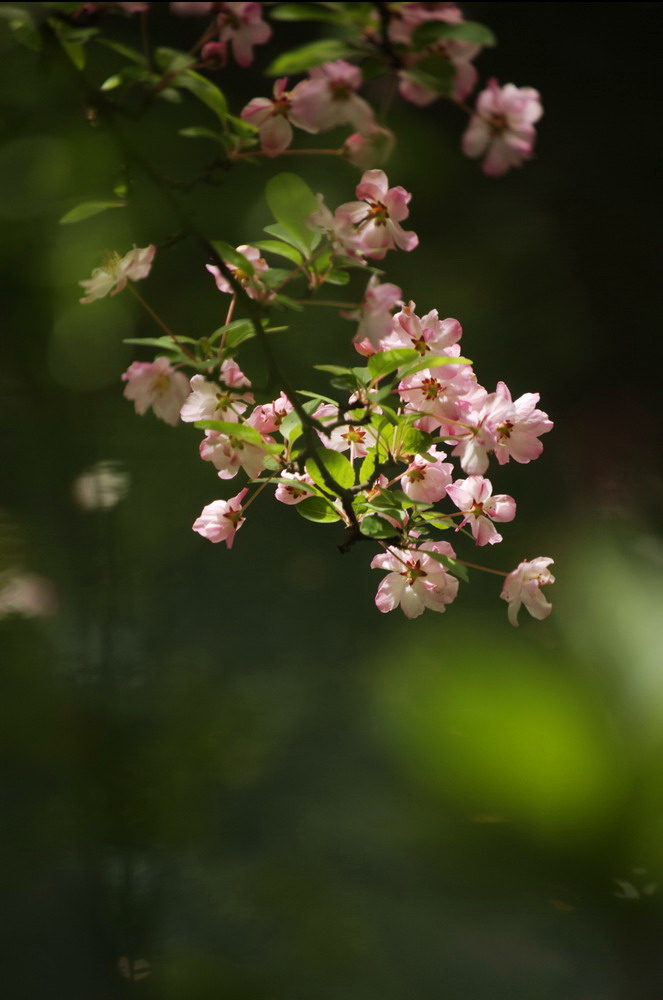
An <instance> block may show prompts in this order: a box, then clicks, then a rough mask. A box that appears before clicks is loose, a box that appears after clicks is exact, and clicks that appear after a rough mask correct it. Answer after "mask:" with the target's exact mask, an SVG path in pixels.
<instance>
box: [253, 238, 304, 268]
mask: <svg viewBox="0 0 663 1000" xmlns="http://www.w3.org/2000/svg"><path fill="white" fill-rule="evenodd" d="M252 245H253V246H254V247H258V249H259V250H266V251H267V252H268V253H275V254H278V255H279V257H285V258H286V259H287V260H291V261H292V262H293V264H301V262H302V255H301V253H300V252H299V250H296V249H295V247H293V246H290V244H289V243H283V242H282V241H281V240H257V241H254V243H253V244H252Z"/></svg>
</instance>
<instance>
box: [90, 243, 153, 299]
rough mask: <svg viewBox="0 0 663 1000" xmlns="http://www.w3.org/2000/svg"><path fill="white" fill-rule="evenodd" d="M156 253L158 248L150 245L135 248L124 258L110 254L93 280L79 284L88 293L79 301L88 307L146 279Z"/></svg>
mask: <svg viewBox="0 0 663 1000" xmlns="http://www.w3.org/2000/svg"><path fill="white" fill-rule="evenodd" d="M155 253H156V247H155V246H152V245H151V244H150V246H148V247H134V248H133V250H130V251H129V252H128V253H126V254H125V255H124V257H120V256H119V254H116V253H113V254H109V256H108V259H107V260H106V261H105V262H104V264H103V266H102V267H95V269H94V271H93V272H92V277H91V278H88V279H87V280H86V281H79V282H78V284H79V285H82V287H83V288H84V289H85V291H86V295H85V296H84V297H83V298H82V299H79V301H80V302H82V303H83V304H84V305H87V303H88V302H94V300H95V299H103V298H104V297H105V296H106V295H108V293H109V292H110V294H111V295H117V293H118V292H121V291H122V289H123V288H126V285H127V281H140V280H141V279H142V278H146V277H147V276H148V274H149V273H150V268H151V267H152V261H153V260H154V255H155Z"/></svg>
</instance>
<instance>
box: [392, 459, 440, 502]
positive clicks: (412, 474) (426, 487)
mask: <svg viewBox="0 0 663 1000" xmlns="http://www.w3.org/2000/svg"><path fill="white" fill-rule="evenodd" d="M446 457H447V456H446V454H445V453H444V452H443V451H438V450H437V449H436V448H431V450H430V452H429V453H428V454H427V455H415V456H414V459H413V461H412V462H410V464H409V465H408V468H407V472H406V473H405V475H404V476H403V477H402V478H401V486H402V488H403V492H404V493H406V494H407V495H408V496H409V497H410V499H411V500H416V501H417V502H418V503H437V501H438V500H441V499H442V497H443V496H445V494H446V492H447V487H448V486H451V476H452V474H453V465H452V464H451V463H450V462H444V461H443V460H444V459H445V458H446Z"/></svg>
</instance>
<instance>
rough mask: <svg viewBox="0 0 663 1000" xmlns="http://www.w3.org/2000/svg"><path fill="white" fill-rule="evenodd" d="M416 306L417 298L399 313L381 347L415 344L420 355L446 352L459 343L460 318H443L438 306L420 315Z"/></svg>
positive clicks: (460, 334) (461, 329)
mask: <svg viewBox="0 0 663 1000" xmlns="http://www.w3.org/2000/svg"><path fill="white" fill-rule="evenodd" d="M415 308H416V305H415V303H414V302H408V303H407V305H406V306H404V307H403V309H402V310H401V311H400V312H399V313H396V315H395V316H394V321H393V325H392V326H391V329H390V330H389V333H388V335H387V336H386V337H385V338H384V339H383V341H382V343H381V348H380V349H381V350H383V351H390V350H393V349H395V348H398V347H412V348H414V349H415V350H416V351H419V353H420V354H421V355H424V354H427V353H431V352H432V353H433V354H444V353H445V352H446V349H447V348H448V347H451V346H452V344H456V343H458V341H459V340H460V338H461V337H462V335H463V328H462V326H461V325H460V323H459V322H458V320H457V319H451V318H448V319H442V320H441V319H440V318H439V316H438V313H437V309H431V311H430V312H429V313H426V315H425V316H422V317H419V316H417V314H416V313H415V311H414V310H415Z"/></svg>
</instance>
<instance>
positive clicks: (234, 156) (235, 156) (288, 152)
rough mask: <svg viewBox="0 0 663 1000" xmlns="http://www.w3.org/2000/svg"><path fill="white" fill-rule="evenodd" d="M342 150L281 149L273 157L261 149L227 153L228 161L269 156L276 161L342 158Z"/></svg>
mask: <svg viewBox="0 0 663 1000" xmlns="http://www.w3.org/2000/svg"><path fill="white" fill-rule="evenodd" d="M342 155H343V149H342V148H341V149H283V150H281V152H280V153H277V154H276V156H274V154H273V153H265V152H264V151H263V150H262V149H256V150H255V151H254V152H247V153H229V154H228V158H229V159H230V160H248V159H250V158H251V157H253V156H269V157H270V159H272V160H276V159H278V157H279V156H342Z"/></svg>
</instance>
